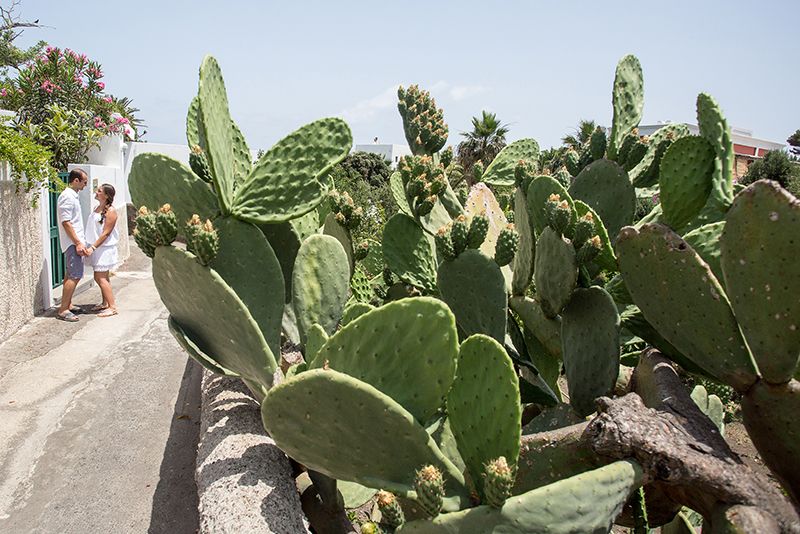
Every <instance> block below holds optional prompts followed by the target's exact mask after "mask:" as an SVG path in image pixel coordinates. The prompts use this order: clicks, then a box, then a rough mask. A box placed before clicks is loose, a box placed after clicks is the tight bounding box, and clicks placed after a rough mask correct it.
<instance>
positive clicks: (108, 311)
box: [97, 307, 117, 317]
mask: <svg viewBox="0 0 800 534" xmlns="http://www.w3.org/2000/svg"><path fill="white" fill-rule="evenodd" d="M116 314H117V309H116V308H108V307H106V309H105V310H103V311H101V312H100V313H98V314H97V316H98V317H111V316H112V315H116Z"/></svg>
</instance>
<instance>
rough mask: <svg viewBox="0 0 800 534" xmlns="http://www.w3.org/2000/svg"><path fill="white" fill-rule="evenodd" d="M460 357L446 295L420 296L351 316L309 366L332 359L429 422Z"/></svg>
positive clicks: (331, 364) (330, 362)
mask: <svg viewBox="0 0 800 534" xmlns="http://www.w3.org/2000/svg"><path fill="white" fill-rule="evenodd" d="M457 358H458V334H457V332H456V321H455V317H453V314H452V313H451V312H450V310H449V309H448V308H447V306H446V305H445V304H444V303H443V302H442V301H440V300H437V299H434V298H430V297H418V298H407V299H401V300H398V301H395V302H391V303H389V304H386V305H384V306H381V307H380V308H377V309H374V310H372V311H370V312H368V313H365V314H364V315H361V316H360V317H358V318H357V319H355V320H354V321H352V322H350V323H349V324H347V325H346V326H345V327H344V328H342V329H341V330H340V331H339V332H337V333H336V335H334V336H332V337H331V338H330V339H328V341H327V342H326V343H325V345H324V346H323V347H322V349H320V351H319V352H318V353H317V356H316V358H315V359H314V361H313V362H311V363H310V365H309V367H311V368H319V367H323V366H324V365H326V364H327V365H328V366H329V367H330V368H331V369H335V370H337V371H339V372H342V373H346V374H348V375H350V376H352V377H354V378H357V379H359V380H361V381H363V382H366V383H368V384H371V385H372V386H374V387H376V388H377V389H379V390H380V391H382V392H383V393H385V394H386V395H389V396H390V397H392V398H393V399H394V400H395V401H397V402H398V403H400V404H401V405H402V406H403V407H404V408H405V409H406V410H408V411H409V412H410V413H411V414H412V415H413V416H414V417H416V419H417V421H420V422H426V421H428V419H430V418H431V416H433V414H434V413H435V412H436V411H437V410H438V409H439V407H440V406H441V405H442V403H443V401H444V396H445V394H446V393H447V390H448V389H449V388H450V384H452V382H453V377H454V375H455V371H456V360H457Z"/></svg>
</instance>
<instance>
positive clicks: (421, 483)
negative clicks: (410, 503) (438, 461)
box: [414, 465, 444, 517]
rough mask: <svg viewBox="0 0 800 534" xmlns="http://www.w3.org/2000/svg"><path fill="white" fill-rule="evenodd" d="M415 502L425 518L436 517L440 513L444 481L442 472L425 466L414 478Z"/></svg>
mask: <svg viewBox="0 0 800 534" xmlns="http://www.w3.org/2000/svg"><path fill="white" fill-rule="evenodd" d="M414 490H415V491H416V492H417V502H418V503H419V505H420V506H421V507H422V510H423V513H424V514H425V515H426V516H427V517H436V516H437V515H439V512H441V511H442V504H443V502H442V501H443V498H444V480H443V479H442V472H441V471H439V469H437V468H436V466H433V465H426V466H424V467H423V468H422V469H420V470H419V471H417V474H416V476H415V478H414Z"/></svg>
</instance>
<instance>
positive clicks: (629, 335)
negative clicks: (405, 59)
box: [130, 56, 800, 533]
mask: <svg viewBox="0 0 800 534" xmlns="http://www.w3.org/2000/svg"><path fill="white" fill-rule="evenodd" d="M398 98H399V103H398V108H399V111H400V115H401V118H402V121H403V126H404V130H405V133H406V137H407V140H408V142H409V145H410V146H411V149H412V153H413V156H408V157H404V158H402V160H401V161H400V162H399V165H398V169H397V171H396V172H395V173H394V174H393V175H392V176H391V178H390V185H391V193H392V196H393V198H394V200H395V201H396V203H397V206H398V213H397V214H396V215H394V216H393V217H392V218H391V219H390V220H389V221H388V222H387V223H386V225H385V228H384V230H383V235H382V236H375V238H376V239H380V242H378V241H365V242H362V243H360V244H358V245H357V246H354V245H353V242H352V236H351V231H352V230H353V229H354V228H355V227H356V226H357V225H358V224H359V222H360V220H361V218H362V217H363V216H364V214H363V213H362V212H361V211H360V209H359V208H356V207H355V205H354V202H353V200H352V198H351V197H350V196H349V195H348V194H347V193H345V192H339V191H335V190H334V191H332V190H331V187H332V184H331V181H330V179H329V176H328V173H329V169H330V168H331V167H332V166H333V165H334V164H335V163H337V162H338V161H340V160H341V159H342V158H343V157H344V156H345V155H346V154H347V152H348V151H349V149H350V146H351V144H352V139H351V137H350V131H349V128H348V127H347V125H346V124H344V123H343V122H342V121H341V120H339V119H322V120H319V121H316V122H313V123H311V124H309V125H306V126H303V127H301V128H300V129H298V130H297V131H295V132H293V133H291V134H289V135H288V136H287V137H286V138H284V139H283V140H281V141H279V142H278V143H277V144H276V145H275V146H274V147H273V148H271V149H270V150H269V151H267V152H266V153H265V154H264V156H263V157H262V158H261V159H260V160H259V161H258V162H256V163H255V164H253V163H252V162H251V161H250V160H249V149H248V148H247V144H246V142H245V140H244V138H243V136H242V135H241V132H240V131H239V129H238V128H237V127H236V125H235V123H234V122H233V120H232V119H231V117H230V115H229V112H228V105H227V95H226V92H225V86H224V82H223V80H222V76H221V73H220V70H219V67H218V65H217V64H216V61H215V60H213V58H210V57H209V58H206V59H205V60H204V61H203V64H202V66H201V69H200V84H199V88H198V96H197V98H195V100H194V101H193V102H192V105H191V107H190V109H189V113H188V116H187V141H188V144H189V146H190V147H192V150H191V155H190V165H189V166H188V167H187V166H186V165H183V164H181V163H179V162H177V161H174V160H171V159H170V158H167V157H164V156H159V155H154V154H143V155H140V156H138V157H137V158H136V160H135V161H134V164H133V169H132V172H131V178H130V189H131V194H132V197H133V200H134V202H136V203H137V205H139V206H142V208H141V209H140V211H139V216H138V217H137V229H136V231H135V233H134V236H135V239H136V242H137V243H138V244H139V246H140V247H141V248H142V250H143V251H144V252H145V254H147V255H148V256H150V257H152V258H153V277H154V280H155V284H156V287H157V289H158V291H159V294H160V295H161V298H162V300H163V301H164V304H165V306H166V307H167V309H168V310H169V312H170V318H169V326H170V331H171V332H172V333H173V335H174V336H175V337H176V339H177V340H178V342H179V343H180V344H181V346H182V347H184V349H185V350H186V351H187V353H188V354H189V355H190V356H191V357H193V358H194V359H195V360H197V361H198V362H199V363H200V364H202V365H203V366H205V367H206V368H208V369H210V370H211V371H213V372H216V373H222V374H227V375H232V376H238V377H240V378H241V379H242V380H243V381H244V383H245V384H246V385H247V386H248V387H249V388H250V390H251V391H252V392H253V394H254V396H255V397H256V399H257V400H258V401H259V402H260V403H261V415H262V420H263V423H264V427H265V429H266V430H267V431H268V432H269V434H270V436H271V437H272V438H273V439H274V440H275V442H276V443H277V445H278V446H279V447H280V448H281V449H282V450H283V451H285V452H286V453H287V455H289V456H290V457H291V458H293V459H294V460H296V461H297V463H298V465H302V466H303V468H304V469H306V470H308V471H309V474H310V475H313V476H312V477H311V478H312V480H314V486H315V488H316V490H317V491H318V495H319V498H320V499H321V500H322V501H323V502H324V503H325V505H326V506H327V510H329V511H330V510H334V509H338V510H340V511H342V512H343V510H341V508H342V501H345V502H353V501H354V500H357V499H359V496H363V495H364V494H369V495H374V499H375V503H376V504H377V508H378V509H379V510H380V518H378V517H377V516H373V517H371V521H365V522H364V523H363V525H362V527H361V529H362V531H364V532H381V531H388V532H400V533H402V532H406V533H420V532H422V533H425V532H432V533H436V532H464V533H472V532H476V533H477V532H492V531H494V532H500V531H502V532H506V531H508V532H512V531H513V532H545V531H552V530H553V527H554V526H557V527H559V528H561V527H562V526H563V528H562V530H563V531H565V532H607V531H609V529H610V528H611V525H612V524H613V523H614V521H615V520H618V519H619V518H620V513H621V512H622V510H623V507H625V506H626V503H632V504H634V505H638V510H639V512H640V514H639V516H637V517H640V516H643V515H645V512H647V506H648V505H647V503H646V502H644V501H643V499H644V496H645V492H644V491H643V490H641V488H642V484H643V483H645V481H647V483H648V484H650V483H652V482H653V481H652V480H651V478H652V477H653V475H652V472H651V473H650V474H648V475H645V472H644V470H645V469H650V467H651V466H648V465H646V464H647V462H646V461H644V460H643V459H642V458H641V457H639V456H636V458H638V459H636V458H634V455H633V454H632V455H631V457H630V458H623V459H621V460H619V461H615V462H611V461H610V460H609V459H608V458H603V459H597V458H588V457H587V456H586V455H587V454H589V453H585V452H583V450H581V451H582V452H579V453H576V452H575V450H576V449H574V445H575V444H574V443H572V444H570V443H565V444H563V447H564V448H563V449H562V448H560V447H561V446H562V444H561V443H560V442H559V441H558V440H552V441H548V442H547V443H548V445H547V447H543V448H542V449H541V450H540V451H539V452H538V453H537V452H536V451H535V450H534V449H533V448H531V447H530V446H528V445H525V443H527V444H530V443H532V442H535V441H536V439H537V436H539V433H540V432H547V431H556V430H559V429H564V428H565V427H567V426H568V425H570V424H572V423H581V422H582V423H581V424H585V421H583V420H584V418H586V417H589V416H592V414H593V413H594V412H595V410H596V409H597V404H596V400H597V399H598V398H600V397H605V396H608V397H611V396H613V395H614V392H615V391H618V390H619V389H620V387H623V388H624V386H620V382H623V383H624V382H625V380H624V378H625V377H626V376H629V375H630V369H628V370H627V374H626V371H625V369H623V363H627V364H630V362H631V361H632V360H633V363H634V364H635V360H636V359H637V358H639V356H640V353H641V351H642V349H644V348H645V347H647V346H653V347H656V348H657V349H659V350H660V351H661V352H663V353H664V354H665V355H667V356H669V357H670V358H671V359H673V360H674V361H675V362H677V363H678V364H680V365H681V366H682V367H683V368H684V369H686V370H687V371H688V372H691V373H694V374H695V375H696V377H697V380H698V381H705V380H711V381H713V382H711V383H722V384H726V385H727V386H729V387H731V388H734V389H735V390H736V391H737V392H738V394H740V395H741V396H742V398H743V399H744V401H743V403H744V406H743V414H744V420H745V425H746V426H747V429H748V431H749V433H750V435H751V436H752V438H753V441H754V443H755V444H756V446H757V447H758V448H759V451H760V452H761V454H762V456H763V457H764V458H765V461H766V462H767V464H768V465H769V466H770V467H771V468H772V469H773V470H774V471H775V472H776V473H777V474H778V475H779V477H780V478H781V480H782V481H783V483H784V485H785V486H786V488H787V489H788V491H789V492H790V493H792V494H793V495H794V496H795V497H797V495H798V491H800V480H798V478H797V474H798V473H800V465H798V463H797V458H800V450H798V448H797V447H798V445H797V443H798V440H797V439H795V438H796V437H797V433H798V431H797V422H796V421H795V420H794V415H793V413H794V412H793V411H792V409H793V408H792V407H797V406H800V400H798V399H800V393H799V392H800V386H798V383H797V381H796V380H795V379H794V378H793V377H794V376H795V375H796V374H797V372H798V358H799V357H800V334H798V330H800V329H798V328H796V327H795V326H796V325H797V324H798V323H797V321H798V317H799V316H800V308H798V301H797V298H796V295H797V294H798V293H800V287H798V280H800V276H798V275H797V268H796V258H797V257H800V250H798V246H800V244H799V243H800V242H798V241H797V239H795V238H794V237H795V236H797V235H800V227H798V224H800V223H799V222H798V221H800V214H798V211H800V204H798V201H797V200H796V199H794V198H792V197H790V196H789V195H788V194H787V193H786V192H785V191H783V190H781V189H780V188H779V187H777V186H776V185H774V184H770V183H764V182H759V183H756V184H754V185H752V186H751V187H749V188H748V189H746V190H744V191H743V192H741V193H739V195H738V196H737V197H736V198H735V199H734V197H733V189H732V183H731V179H732V174H731V173H732V167H731V162H732V159H731V158H732V154H733V152H732V150H733V148H732V144H731V140H730V133H729V130H728V128H727V124H726V122H725V120H724V118H723V117H722V115H721V113H720V111H719V108H718V107H717V105H716V104H715V103H714V101H713V100H712V99H711V98H710V97H708V96H707V95H700V97H698V102H697V107H698V123H699V129H700V134H699V135H698V136H691V135H689V132H688V130H687V129H686V128H685V127H684V126H681V125H668V126H665V127H664V128H662V129H661V130H659V131H658V132H656V133H655V134H653V135H652V136H650V137H649V138H645V137H640V135H639V132H638V130H637V126H638V124H639V120H640V118H641V111H642V102H643V83H642V77H641V67H640V66H639V62H638V60H636V58H634V57H633V56H626V57H625V58H623V59H622V60H621V61H620V63H619V65H618V67H617V73H616V77H615V81H614V88H613V92H612V107H613V124H612V125H611V128H610V129H602V128H598V129H596V130H595V131H594V132H592V135H591V137H590V139H589V140H588V141H587V143H586V145H585V146H583V147H580V150H570V151H567V152H566V153H565V154H564V157H563V162H564V165H565V168H559V169H557V170H556V171H555V172H552V173H548V171H546V170H545V169H541V168H539V163H538V162H539V147H538V144H537V143H536V141H534V140H532V139H521V140H518V141H515V142H514V143H511V144H510V145H508V146H507V147H506V148H505V149H503V151H501V152H500V154H498V156H497V157H496V158H495V159H494V160H493V161H492V162H491V163H490V164H489V165H487V166H486V167H485V168H484V167H483V166H482V165H480V166H478V167H477V169H474V171H473V172H475V173H476V176H477V177H479V179H480V180H482V182H481V183H478V184H476V185H474V186H473V187H472V188H471V189H470V190H469V193H468V194H467V195H466V196H465V197H462V198H459V197H458V195H457V194H456V193H455V192H454V191H453V188H452V187H451V181H453V180H454V178H455V177H458V176H459V173H460V172H463V169H459V168H458V166H457V164H456V163H455V162H454V159H453V152H452V149H451V148H448V149H445V150H441V149H442V147H443V146H444V144H445V142H446V139H447V134H448V129H447V126H446V124H445V123H444V116H443V112H442V110H441V109H440V108H438V107H436V104H435V103H434V101H433V99H432V98H431V96H430V94H429V93H428V92H427V91H424V90H421V89H419V88H418V87H417V86H414V85H412V86H410V87H409V88H408V89H403V88H402V87H401V88H400V89H399V91H398ZM459 179H460V178H459ZM492 187H494V188H506V189H505V191H507V193H504V195H505V196H504V197H503V198H506V199H507V200H503V208H501V205H500V203H499V202H498V200H497V198H496V197H495V194H494V192H493V191H492V189H491V188H492ZM508 192H510V193H508ZM644 195H648V196H650V197H652V196H654V195H660V197H661V199H662V202H661V203H660V204H658V205H656V207H655V208H654V209H653V210H652V212H651V213H650V214H649V215H647V216H646V217H645V218H644V219H643V220H642V221H640V222H639V223H637V225H636V226H631V225H632V224H633V215H634V208H635V205H636V199H637V197H640V196H644ZM144 206H151V207H157V206H161V208H159V209H158V210H157V211H155V212H153V211H149V210H148V209H147V208H146V207H144ZM504 209H505V211H504ZM507 213H508V214H513V224H510V222H509V220H508V219H509V218H511V216H512V215H508V216H507V215H506V214H507ZM179 222H185V225H183V226H181V225H180V224H179ZM779 224H780V225H781V226H780V227H779V226H778V225H779ZM779 228H780V229H779ZM176 238H177V239H178V240H179V241H181V240H182V241H184V242H185V243H186V248H185V249H184V248H182V247H181V246H180V245H178V246H171V243H172V242H173V241H174V240H175V239H176ZM254 273H257V274H258V276H254ZM698 317H702V318H704V320H698ZM286 341H291V342H292V343H293V344H295V345H296V346H298V347H299V348H300V351H301V353H302V355H303V361H302V362H300V363H294V364H293V365H292V366H291V367H289V366H281V365H279V364H280V362H281V356H280V347H281V344H282V343H283V342H286ZM623 356H624V357H623ZM282 368H283V369H284V370H285V372H284V371H282V370H281V369H282ZM562 370H563V373H564V374H565V375H566V387H567V388H568V392H567V391H563V392H562V388H563V387H564V382H563V380H562V377H561V374H562ZM566 393H568V395H567V394H566ZM691 398H692V399H694V401H695V403H696V405H697V406H698V407H699V408H700V410H702V413H705V414H707V415H708V417H709V418H711V419H712V420H713V422H714V424H715V425H716V427H715V428H719V429H722V428H723V425H722V415H721V413H722V410H721V408H720V406H721V402H720V401H719V399H718V398H717V397H715V396H713V395H708V392H707V391H706V390H705V389H703V388H697V389H696V390H695V391H694V392H693V393H692V397H691ZM320 399H323V402H320ZM604 402H606V401H604ZM553 414H558V415H557V416H556V415H553ZM523 422H525V423H526V425H525V426H524V427H523ZM534 429H535V430H534ZM776 429H778V430H776ZM542 435H544V434H542ZM548 436H549V434H548ZM376 437H377V441H376ZM543 439H544V438H543ZM547 439H549V437H548V438H547ZM570 447H573V448H570ZM537 454H541V457H539V456H537ZM640 462H641V463H640ZM337 480H342V481H347V482H348V484H347V485H343V484H338V485H337V482H336V481H337ZM671 482H672V481H671ZM337 488H338V489H337ZM370 488H372V489H371V490H370ZM339 492H341V493H342V494H343V496H344V499H342V495H340V493H339ZM376 492H377V493H376ZM648 495H649V493H648ZM367 499H368V498H367V497H363V498H361V500H360V502H359V503H358V504H359V505H360V504H364V502H366V500H367ZM631 499H633V500H632V501H631ZM308 500H309V499H306V500H305V501H308ZM356 506H358V505H356ZM673 515H674V511H673ZM649 517H650V520H651V524H650V526H654V525H653V524H652V522H653V521H654V520H655V519H654V517H655V516H653V515H652V514H651V515H650V516H649ZM378 523H380V524H378ZM640 528H644V527H642V526H641V525H640ZM559 531H560V530H559Z"/></svg>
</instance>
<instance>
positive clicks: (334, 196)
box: [328, 189, 364, 232]
mask: <svg viewBox="0 0 800 534" xmlns="http://www.w3.org/2000/svg"><path fill="white" fill-rule="evenodd" d="M328 198H329V200H330V207H331V213H332V214H333V217H334V219H335V220H336V222H337V223H339V225H341V226H342V227H343V228H346V229H348V230H350V231H351V232H352V231H353V230H355V229H356V228H358V227H359V225H361V220H362V218H363V216H364V210H363V209H362V208H361V207H360V206H356V205H355V202H353V198H352V197H351V196H350V194H349V193H347V192H346V191H344V192H342V193H340V192H339V191H336V190H335V189H334V190H333V191H331V192H330V193H328Z"/></svg>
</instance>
